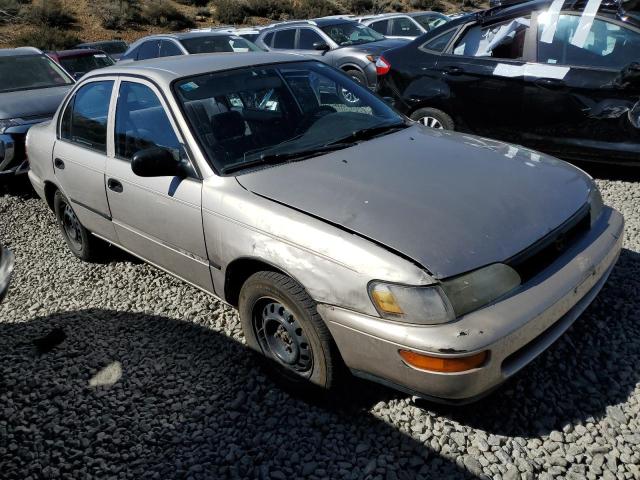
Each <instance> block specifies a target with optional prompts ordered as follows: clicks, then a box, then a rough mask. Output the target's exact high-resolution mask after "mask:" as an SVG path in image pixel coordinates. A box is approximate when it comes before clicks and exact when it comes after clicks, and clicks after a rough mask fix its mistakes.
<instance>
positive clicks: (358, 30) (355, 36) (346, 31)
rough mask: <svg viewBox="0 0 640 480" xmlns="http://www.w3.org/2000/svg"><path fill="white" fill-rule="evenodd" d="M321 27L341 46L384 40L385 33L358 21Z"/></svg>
mask: <svg viewBox="0 0 640 480" xmlns="http://www.w3.org/2000/svg"><path fill="white" fill-rule="evenodd" d="M321 28H322V31H323V32H324V33H326V34H327V35H329V37H331V40H333V41H334V42H336V43H337V44H338V45H340V46H341V47H346V46H348V45H361V44H363V43H370V42H377V41H378V40H384V35H380V34H379V33H378V32H376V31H375V30H373V29H371V28H369V27H367V26H365V25H362V24H360V23H356V22H344V23H337V24H334V25H326V26H324V27H321Z"/></svg>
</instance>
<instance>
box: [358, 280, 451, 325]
mask: <svg viewBox="0 0 640 480" xmlns="http://www.w3.org/2000/svg"><path fill="white" fill-rule="evenodd" d="M369 296H370V297H371V301H372V302H373V304H374V306H375V307H376V310H378V313H379V314H380V316H381V317H383V318H387V319H389V320H396V321H399V322H407V323H418V324H422V325H433V324H438V323H446V322H449V321H451V320H453V319H454V318H455V315H454V313H453V309H452V308H451V304H450V303H449V301H448V300H447V297H446V296H445V295H444V293H443V292H442V289H440V287H439V286H437V285H433V286H428V287H412V286H407V285H396V284H393V283H383V282H372V283H371V284H370V285H369Z"/></svg>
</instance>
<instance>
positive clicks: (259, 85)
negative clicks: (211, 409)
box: [27, 53, 624, 402]
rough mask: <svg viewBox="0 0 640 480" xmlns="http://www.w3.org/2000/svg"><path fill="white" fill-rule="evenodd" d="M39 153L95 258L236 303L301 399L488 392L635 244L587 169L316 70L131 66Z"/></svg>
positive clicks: (104, 83)
mask: <svg viewBox="0 0 640 480" xmlns="http://www.w3.org/2000/svg"><path fill="white" fill-rule="evenodd" d="M327 83H334V84H335V88H334V91H339V90H340V89H348V90H350V91H352V93H354V95H357V96H358V97H359V98H361V99H362V103H361V105H360V106H359V107H350V106H349V105H347V104H345V103H343V102H342V100H341V98H340V97H339V96H337V95H331V94H327V93H323V92H321V91H320V90H319V89H318V87H317V86H318V85H319V84H327ZM27 143H28V150H29V157H30V159H31V171H30V172H29V177H30V179H31V182H32V184H33V186H34V188H35V190H36V191H37V192H38V194H39V195H40V196H41V197H42V198H43V199H44V200H45V201H46V202H47V204H48V205H49V206H50V207H51V209H52V210H53V211H54V212H55V214H56V217H57V221H58V223H59V226H60V229H61V231H62V234H63V236H64V238H65V240H66V243H67V244H68V246H69V248H70V249H71V251H72V252H73V253H74V254H75V255H76V256H77V257H79V258H81V259H83V260H93V259H95V258H97V257H99V256H100V255H103V254H105V252H104V247H105V245H106V244H113V245H116V246H118V247H120V248H122V249H124V250H126V251H128V252H131V253H132V254H134V255H137V256H139V257H140V258H142V259H144V260H146V261H147V262H149V263H151V264H153V265H155V266H157V267H158V268H161V269H163V270H165V271H167V272H169V273H171V274H172V275H175V276H176V277H178V278H180V279H182V280H183V281H185V282H187V283H189V284H191V285H193V286H195V287H197V288H200V289H202V290H204V291H205V292H208V293H210V294H211V295H214V296H216V297H218V298H220V299H222V300H223V301H225V302H226V303H228V304H229V305H231V306H233V307H236V308H237V309H238V310H239V315H240V319H241V322H242V326H243V329H244V333H245V338H246V340H247V343H248V345H249V346H250V347H251V348H253V349H255V350H256V351H258V352H260V353H262V354H263V355H264V358H266V359H268V361H266V362H265V363H266V364H267V366H268V368H269V369H270V370H271V371H273V372H274V373H275V374H276V375H277V376H278V378H280V379H281V380H282V381H284V382H286V383H287V384H288V385H291V386H296V387H299V388H303V389H307V388H311V389H314V388H317V387H321V388H323V389H329V388H330V387H332V386H333V385H334V384H335V383H336V380H337V378H338V377H339V373H340V370H342V369H343V368H344V367H346V368H348V369H349V370H350V371H351V372H353V373H354V374H356V375H358V376H361V377H365V378H369V379H372V380H376V381H379V382H382V383H384V384H387V385H391V386H393V387H396V388H398V389H400V390H404V391H407V392H412V393H415V394H418V395H422V396H425V397H431V398H435V399H440V400H446V401H454V402H462V401H470V400H472V399H474V398H477V397H478V396H480V395H482V394H484V393H486V392H487V391H489V390H491V389H492V388H494V387H496V386H497V385H499V384H500V383H501V382H503V381H504V380H505V379H507V378H508V377H510V376H512V375H513V374H514V373H516V372H517V371H518V370H520V369H521V368H522V367H524V366H525V365H526V364H527V363H529V362H530V361H531V360H533V359H534V358H535V357H536V356H537V355H539V354H540V353H541V352H542V351H543V350H545V349H546V348H547V347H548V346H549V345H551V343H553V342H554V341H555V340H556V339H557V338H558V337H559V336H560V335H561V334H562V333H563V332H564V331H565V330H566V329H567V328H568V327H569V326H570V325H571V324H572V323H573V322H574V321H575V320H576V318H577V317H578V316H579V315H580V313H581V312H582V311H583V310H584V309H585V308H586V307H587V305H589V303H590V302H591V301H592V300H593V298H594V297H595V295H596V294H597V293H598V291H599V290H600V288H601V287H602V285H603V284H604V282H605V281H606V279H607V277H608V275H609V273H610V272H611V269H612V268H613V266H614V264H615V262H616V260H617V258H618V254H619V252H620V248H621V242H622V234H623V223H624V221H623V218H622V216H621V215H620V214H619V213H618V212H616V211H615V210H613V209H612V208H609V207H606V206H604V205H603V204H602V199H601V197H600V193H599V191H598V189H597V187H596V185H595V184H594V182H593V180H592V179H591V178H590V177H589V176H588V175H586V174H585V173H584V172H582V171H581V170H579V169H578V168H575V167H573V166H571V165H569V164H567V163H565V162H562V161H560V160H556V159H554V158H550V157H547V156H545V155H542V154H540V153H536V152H533V151H531V150H527V149H524V148H522V147H516V146H513V145H508V144H504V143H501V142H497V141H492V140H487V139H482V138H478V137H473V136H467V135H461V134H457V133H454V132H447V131H437V130H433V129H429V128H425V127H423V126H421V125H419V124H416V123H412V122H410V121H409V120H407V119H406V118H404V117H402V116H400V115H399V114H397V113H396V112H395V111H393V110H392V109H391V108H389V107H388V106H387V105H386V104H385V103H384V102H383V101H381V100H380V99H379V98H378V97H376V96H375V95H373V94H372V93H371V92H369V91H368V89H367V88H364V87H362V86H360V85H358V84H357V83H356V82H353V81H352V80H351V79H349V78H348V77H347V76H346V75H344V74H343V73H341V72H339V71H337V70H335V69H334V68H332V67H330V66H328V65H326V64H323V63H321V62H317V61H314V60H310V59H308V58H304V57H298V56H292V55H286V54H273V53H255V54H253V55H235V54H228V55H227V54H221V55H217V56H207V55H189V56H184V57H181V58H166V59H156V60H150V61H146V62H138V63H135V64H129V65H118V64H116V65H115V66H113V67H109V68H106V69H103V70H99V71H95V72H91V73H89V74H88V75H87V76H86V77H84V78H83V79H82V80H81V81H80V82H79V83H78V85H76V86H75V88H74V89H73V91H72V92H71V94H70V95H69V96H68V97H67V98H66V100H65V101H64V102H63V104H62V105H61V107H60V109H59V110H58V112H57V114H56V116H55V118H54V119H53V121H51V122H50V123H48V124H43V125H39V126H36V127H33V128H32V129H31V130H30V131H29V135H28V139H27Z"/></svg>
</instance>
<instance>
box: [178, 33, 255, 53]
mask: <svg viewBox="0 0 640 480" xmlns="http://www.w3.org/2000/svg"><path fill="white" fill-rule="evenodd" d="M180 42H181V43H182V46H183V47H184V48H186V49H187V52H189V53H191V54H194V53H223V52H236V53H238V52H259V51H260V49H259V48H258V47H256V46H255V45H254V44H253V43H251V42H249V41H247V40H245V39H244V38H242V37H237V36H235V35H233V36H232V35H210V36H198V37H193V38H185V39H183V40H181V41H180Z"/></svg>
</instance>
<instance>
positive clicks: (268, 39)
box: [263, 32, 274, 47]
mask: <svg viewBox="0 0 640 480" xmlns="http://www.w3.org/2000/svg"><path fill="white" fill-rule="evenodd" d="M273 35H274V34H273V32H271V33H267V34H266V35H265V36H264V40H263V41H264V44H265V45H268V46H269V47H270V46H271V42H272V41H273Z"/></svg>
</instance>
